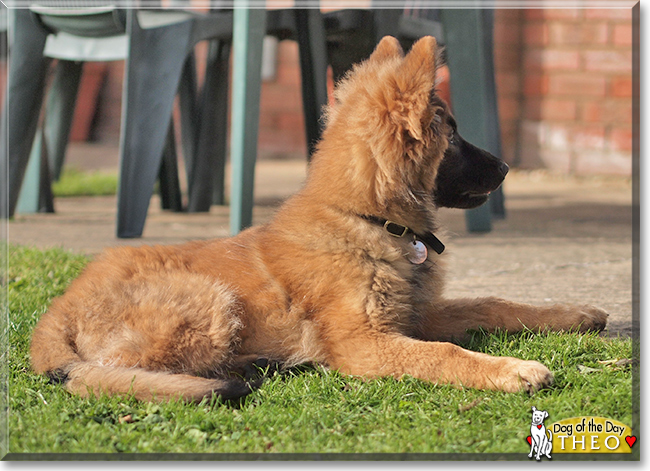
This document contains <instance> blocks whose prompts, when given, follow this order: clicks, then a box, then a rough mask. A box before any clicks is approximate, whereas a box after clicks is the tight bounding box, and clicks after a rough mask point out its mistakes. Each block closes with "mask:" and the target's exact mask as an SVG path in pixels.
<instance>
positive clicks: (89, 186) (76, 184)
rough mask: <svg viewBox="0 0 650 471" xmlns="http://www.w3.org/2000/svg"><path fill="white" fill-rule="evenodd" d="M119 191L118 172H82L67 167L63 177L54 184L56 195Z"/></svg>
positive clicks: (97, 193) (97, 194)
mask: <svg viewBox="0 0 650 471" xmlns="http://www.w3.org/2000/svg"><path fill="white" fill-rule="evenodd" d="M116 192H117V174H114V173H104V172H82V171H80V170H77V169H74V168H65V169H64V170H63V173H62V174H61V178H59V180H58V181H56V182H54V183H53V184H52V193H54V196H56V197H61V196H102V195H114V194H115V193H116Z"/></svg>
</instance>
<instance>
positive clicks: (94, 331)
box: [31, 37, 607, 400]
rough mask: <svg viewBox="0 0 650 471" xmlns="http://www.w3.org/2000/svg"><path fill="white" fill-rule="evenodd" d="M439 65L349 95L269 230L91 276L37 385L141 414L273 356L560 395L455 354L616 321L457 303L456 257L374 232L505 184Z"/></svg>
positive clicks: (217, 389)
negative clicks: (146, 406)
mask: <svg viewBox="0 0 650 471" xmlns="http://www.w3.org/2000/svg"><path fill="white" fill-rule="evenodd" d="M436 57H437V56H436V42H435V40H434V39H433V38H431V37H425V38H422V39H421V40H419V41H418V42H417V43H416V44H415V45H414V46H413V47H412V49H411V52H409V54H408V55H406V56H404V54H403V52H402V50H401V48H400V46H399V44H398V42H397V41H396V40H395V39H394V38H390V37H387V38H384V39H383V40H382V41H381V43H380V44H379V45H378V46H377V48H376V50H375V52H374V53H373V54H372V56H371V57H370V58H369V59H368V60H367V61H366V62H364V63H362V64H360V65H358V66H356V67H355V68H354V69H353V71H352V72H351V73H350V74H348V76H347V77H346V78H345V79H344V80H343V81H342V82H341V83H340V84H339V85H338V87H337V90H336V92H335V97H336V104H334V105H333V106H332V107H331V108H330V110H329V112H328V114H327V127H326V130H325V131H324V134H323V139H322V141H321V142H320V143H319V145H318V150H317V152H316V154H315V155H314V158H313V162H312V164H311V166H310V171H309V175H308V178H307V182H306V184H305V186H304V188H303V189H302V190H301V191H300V192H299V193H298V194H296V195H295V196H294V197H292V198H291V199H290V200H289V201H287V202H286V203H285V204H284V206H283V207H282V208H281V209H280V210H279V211H278V214H277V215H276V216H275V218H274V219H273V221H271V222H270V223H269V224H267V225H264V226H261V227H255V228H252V229H248V230H246V231H244V232H242V233H241V234H239V235H238V236H236V237H234V238H230V239H220V240H212V241H202V242H192V243H187V244H184V245H179V246H157V247H140V248H129V247H123V248H116V249H111V250H108V251H107V252H106V253H105V254H104V255H103V256H101V257H99V258H98V259H97V260H96V261H94V262H92V263H90V264H89V265H88V266H87V268H86V269H85V271H84V272H83V274H82V275H81V276H80V277H79V278H78V279H77V280H75V281H74V282H73V283H72V284H71V286H70V288H69V289H68V291H67V292H66V294H65V295H64V296H62V297H60V298H58V299H56V300H55V301H54V302H53V303H52V306H51V307H50V309H49V311H48V312H47V313H46V314H45V315H44V316H43V318H42V319H41V320H40V322H39V324H38V326H37V327H36V329H35V331H34V335H33V339H32V346H31V354H32V364H33V368H34V370H35V371H37V372H38V373H44V374H46V375H48V376H49V377H50V378H52V379H53V380H59V381H65V384H66V387H67V388H68V390H70V391H72V392H74V393H77V394H80V395H84V396H85V395H89V394H94V395H97V394H100V393H102V392H106V393H109V394H116V393H118V394H119V393H121V394H133V395H134V396H135V397H136V398H139V399H143V400H150V399H167V398H172V397H180V398H184V399H188V400H200V399H201V398H203V397H208V396H210V395H212V394H219V395H221V396H223V397H225V398H234V397H238V396H241V395H243V394H246V393H247V392H249V391H250V388H249V386H248V385H247V384H246V383H245V382H244V381H243V380H241V379H238V378H236V377H234V376H232V375H229V372H232V371H241V368H242V367H243V366H244V365H246V364H248V363H251V362H253V361H255V360H256V359H259V358H265V359H268V360H271V361H273V362H278V363H280V364H283V365H285V366H286V365H294V364H298V363H302V362H317V363H320V364H322V365H324V366H326V367H329V368H332V369H338V370H340V371H342V372H344V373H347V374H350V375H359V376H363V377H367V378H371V377H378V376H394V377H401V376H403V375H412V376H415V377H417V378H422V379H424V380H428V381H433V382H439V383H448V384H454V385H459V386H467V387H472V388H486V389H498V390H503V391H519V390H522V389H526V390H531V391H532V390H537V389H539V388H541V387H544V386H546V385H548V384H550V383H551V381H552V374H551V372H550V371H549V370H548V369H547V368H546V367H545V366H544V365H542V364H540V363H537V362H535V361H523V360H519V359H516V358H508V357H493V356H489V355H485V354H481V353H476V352H472V351H468V350H465V349H463V348H461V347H459V346H457V345H455V344H452V343H449V342H448V341H449V340H452V339H460V338H462V337H463V335H464V334H465V332H466V330H468V329H476V328H479V327H482V328H485V329H488V330H492V329H495V328H502V329H507V330H509V331H518V330H521V329H522V328H523V327H528V328H531V329H542V328H550V329H576V330H577V329H579V330H586V329H601V328H603V327H604V326H605V323H606V317H607V314H606V313H604V312H603V311H601V310H599V309H596V308H592V307H588V306H553V307H533V306H529V305H523V304H516V303H512V302H508V301H503V300H500V299H496V298H486V299H461V300H449V299H445V298H444V297H443V284H444V283H443V280H444V255H439V254H437V253H435V252H434V251H433V250H431V248H430V249H429V253H428V258H427V260H426V261H424V263H421V264H413V263H411V262H409V261H408V260H407V258H406V257H405V253H408V251H409V244H412V238H406V237H402V238H396V237H393V236H391V235H390V234H388V232H387V231H386V230H385V229H384V228H383V227H382V226H381V224H376V219H377V218H379V219H388V220H390V221H395V222H397V223H399V224H400V225H403V226H406V227H408V228H410V229H411V230H412V232H413V233H415V234H427V233H432V232H435V231H437V230H438V226H437V223H436V208H437V207H438V206H450V207H465V208H468V207H474V206H477V205H479V204H481V203H483V202H484V201H486V199H487V194H488V193H489V192H490V191H492V190H494V189H496V188H497V187H498V186H499V184H500V183H501V181H502V180H503V177H504V176H505V173H506V172H507V166H506V165H505V164H503V163H501V161H499V160H498V159H496V158H495V157H493V156H491V155H490V154H488V153H487V152H484V151H481V150H480V149H477V148H475V147H473V146H471V145H470V144H468V143H467V142H465V141H464V140H462V138H461V137H460V136H459V135H458V133H457V131H456V128H455V123H454V121H453V118H452V117H451V116H450V114H449V111H448V109H447V107H446V106H445V104H444V102H443V101H442V100H440V99H439V98H438V97H437V96H436V95H435V90H434V78H435V69H436V61H437V59H436ZM443 157H444V158H443ZM372 217H374V218H375V221H373V220H372V219H371V218H372Z"/></svg>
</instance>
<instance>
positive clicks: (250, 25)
mask: <svg viewBox="0 0 650 471" xmlns="http://www.w3.org/2000/svg"><path fill="white" fill-rule="evenodd" d="M265 31H266V11H265V10H263V9H246V8H236V9H235V13H234V17H233V68H234V70H233V80H232V83H233V87H232V88H233V89H232V124H231V126H232V128H231V140H230V141H231V144H230V148H231V154H230V155H231V159H230V160H231V162H232V185H231V198H230V232H231V234H233V235H234V234H237V233H238V232H239V231H241V230H242V229H244V228H246V227H248V226H250V225H251V224H252V221H253V185H254V183H255V160H256V157H257V137H258V136H257V135H258V128H259V112H260V105H259V104H260V91H261V90H260V87H261V85H262V77H261V73H262V70H261V67H262V43H263V40H264V33H265Z"/></svg>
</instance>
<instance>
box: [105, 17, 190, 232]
mask: <svg viewBox="0 0 650 471" xmlns="http://www.w3.org/2000/svg"><path fill="white" fill-rule="evenodd" d="M127 15H128V16H127V34H128V35H129V37H130V41H129V58H128V63H127V66H126V78H125V83H124V99H123V116H122V138H121V141H122V142H121V149H120V151H121V156H120V185H119V190H118V214H117V236H118V237H122V238H128V237H140V236H142V231H143V229H144V223H145V219H146V217H147V210H148V208H149V202H150V200H151V195H152V192H153V187H154V183H155V181H156V176H157V175H158V172H159V169H160V165H161V159H162V154H163V148H164V146H165V142H166V139H167V134H168V129H169V120H170V117H171V114H172V109H173V105H174V98H175V96H176V92H177V90H178V85H179V82H180V77H181V73H182V70H183V64H184V63H185V59H186V57H187V54H188V53H189V51H190V48H191V46H192V44H191V35H192V22H191V21H185V22H182V23H178V24H176V25H173V26H165V27H163V28H152V29H142V28H140V26H139V25H138V22H137V11H136V10H129V11H128V12H127Z"/></svg>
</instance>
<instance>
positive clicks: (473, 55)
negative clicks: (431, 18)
mask: <svg viewBox="0 0 650 471" xmlns="http://www.w3.org/2000/svg"><path fill="white" fill-rule="evenodd" d="M440 18H441V22H442V23H443V28H444V32H445V39H446V44H445V46H446V50H447V53H448V55H447V57H448V59H447V62H448V65H449V73H450V76H451V82H450V83H451V101H452V103H453V107H454V114H455V115H456V118H457V120H458V126H459V129H460V132H461V134H463V135H464V136H465V137H466V138H467V140H468V141H470V142H472V143H473V144H474V145H476V146H479V147H482V148H484V149H486V150H488V151H489V152H491V153H492V154H494V155H497V156H498V155H500V154H501V148H500V135H499V125H498V110H497V97H496V85H495V81H494V64H493V48H492V39H491V38H492V28H493V12H492V11H491V10H453V9H452V10H447V9H444V10H441V12H440ZM468 70H471V71H472V73H471V74H468V73H467V71H468ZM500 205H501V208H503V199H502V194H501V200H500ZM465 214H466V222H467V229H468V230H469V231H470V232H489V231H490V230H491V229H492V225H491V208H490V205H489V204H488V205H483V206H481V207H479V208H475V209H471V210H468V211H466V213H465ZM501 214H505V213H504V212H503V211H501Z"/></svg>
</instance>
